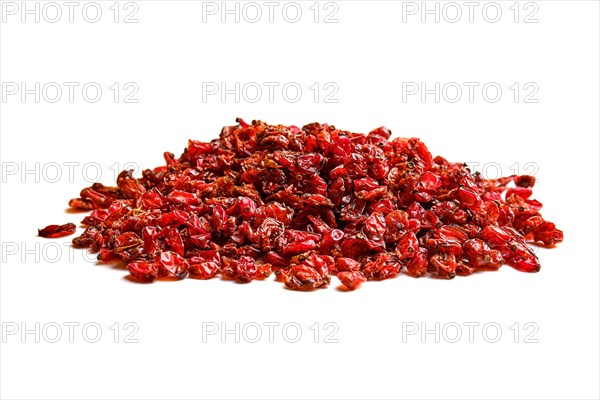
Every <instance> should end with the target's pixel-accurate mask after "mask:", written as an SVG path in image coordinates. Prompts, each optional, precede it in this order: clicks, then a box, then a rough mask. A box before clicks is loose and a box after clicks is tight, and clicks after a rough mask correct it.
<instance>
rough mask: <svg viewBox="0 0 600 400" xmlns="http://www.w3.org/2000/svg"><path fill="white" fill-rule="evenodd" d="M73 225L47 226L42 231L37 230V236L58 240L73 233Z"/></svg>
mask: <svg viewBox="0 0 600 400" xmlns="http://www.w3.org/2000/svg"><path fill="white" fill-rule="evenodd" d="M75 229H76V227H75V224H72V223H70V222H69V223H68V224H64V225H48V226H47V227H45V228H44V229H38V235H39V236H41V237H45V238H58V237H63V236H69V235H72V234H74V233H75Z"/></svg>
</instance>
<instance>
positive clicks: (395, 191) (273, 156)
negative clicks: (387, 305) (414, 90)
mask: <svg viewBox="0 0 600 400" xmlns="http://www.w3.org/2000/svg"><path fill="white" fill-rule="evenodd" d="M237 123H238V124H237V125H234V126H227V127H224V128H223V130H222V132H221V134H220V136H219V139H215V140H213V141H211V142H210V143H203V142H199V141H195V140H190V141H189V143H188V147H187V148H186V149H185V150H184V152H183V154H182V155H181V157H179V158H176V157H175V156H174V155H173V154H171V153H165V154H164V157H165V160H166V165H164V166H161V167H157V168H154V169H152V170H150V169H147V170H145V171H143V174H142V177H141V178H134V177H133V176H132V171H123V172H122V173H121V174H120V175H119V177H118V179H117V186H115V187H107V186H103V185H102V184H100V183H96V184H94V185H92V186H91V187H89V188H86V189H83V190H82V191H81V194H80V196H81V197H80V198H76V199H73V200H71V201H70V203H69V205H70V206H71V207H73V208H78V209H85V210H93V211H92V213H91V214H90V215H89V216H87V217H85V218H84V219H83V221H82V224H83V225H84V226H86V227H87V228H86V230H85V232H84V233H83V234H82V235H81V236H79V237H77V238H75V239H73V244H74V245H75V246H77V247H87V248H90V249H91V250H92V251H94V252H98V253H99V254H98V259H99V260H101V261H106V262H109V261H114V260H122V261H124V262H126V263H127V270H128V271H129V273H130V274H131V275H132V277H133V278H134V279H136V280H139V281H145V282H149V281H152V280H154V279H156V278H158V277H163V276H175V277H177V278H185V277H190V278H196V279H209V278H212V277H215V276H217V275H221V276H226V277H229V278H232V279H236V280H238V281H241V282H249V281H251V280H253V279H265V278H267V277H269V276H270V275H271V274H272V273H273V272H274V273H275V275H276V277H277V280H279V281H282V282H284V283H285V285H286V286H287V287H289V288H291V289H300V290H310V289H315V288H318V287H322V286H326V285H327V284H329V282H330V276H331V275H332V274H336V275H337V277H338V278H339V279H340V280H341V282H342V283H343V284H344V285H345V286H346V287H347V288H349V289H355V288H357V287H358V286H359V285H360V284H361V283H363V282H365V281H366V280H370V279H387V278H392V277H394V276H396V275H398V274H399V273H400V272H401V271H402V270H406V272H407V273H408V274H409V275H412V276H415V277H418V276H421V275H424V274H426V273H429V274H431V275H433V276H438V277H444V278H453V277H454V276H455V275H456V274H459V275H468V274H471V273H472V272H474V271H475V270H479V269H497V268H499V267H500V266H502V265H503V264H508V265H511V266H512V267H514V268H516V269H518V270H520V271H526V272H536V271H538V270H539V269H540V264H539V262H538V259H537V257H536V255H535V254H534V253H533V252H532V250H531V249H530V248H529V246H528V245H527V243H535V244H538V245H544V246H553V245H554V244H555V243H558V242H560V241H562V239H563V234H562V232H561V231H560V230H558V229H556V227H555V225H554V224H553V223H551V222H547V221H545V220H544V219H543V218H542V216H541V215H540V213H539V211H540V209H541V208H542V204H541V203H540V202H538V201H536V200H533V199H531V194H532V190H531V188H532V187H533V185H534V183H535V179H534V178H533V177H531V176H527V175H525V176H509V177H506V178H500V179H484V178H483V177H481V176H480V175H479V174H477V173H475V174H473V173H471V171H469V169H468V168H467V167H466V165H464V164H460V163H451V162H448V161H446V160H445V159H444V158H442V157H439V156H438V157H433V156H432V155H431V153H430V152H429V150H428V149H427V147H426V146H425V144H423V143H422V142H421V141H420V140H419V139H416V138H412V139H405V138H396V139H394V140H390V134H391V132H390V131H389V130H388V129H386V128H383V127H382V128H378V129H375V130H373V131H372V132H370V133H369V134H367V135H365V134H359V133H352V132H348V131H342V130H340V129H337V128H335V127H334V126H332V125H327V124H324V125H321V124H318V123H312V124H309V125H306V126H304V127H303V128H298V127H296V126H283V125H267V124H265V123H263V122H261V121H253V122H252V124H247V123H246V122H244V121H243V120H241V119H238V120H237ZM513 183H514V185H513ZM65 227H66V228H65V233H67V234H68V233H72V230H73V227H72V226H71V225H65ZM57 231H58V232H59V233H57ZM50 233H51V234H52V236H53V237H56V236H58V235H60V227H56V226H55V228H54V229H51V230H50ZM40 234H42V232H41V231H40Z"/></svg>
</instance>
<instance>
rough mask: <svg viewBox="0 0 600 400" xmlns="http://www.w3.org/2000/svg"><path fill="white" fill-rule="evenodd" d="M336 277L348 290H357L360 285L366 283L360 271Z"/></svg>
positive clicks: (343, 273) (340, 274)
mask: <svg viewBox="0 0 600 400" xmlns="http://www.w3.org/2000/svg"><path fill="white" fill-rule="evenodd" d="M337 277H338V278H339V280H340V281H341V282H342V283H343V284H344V286H346V287H347V288H348V289H350V290H355V289H358V287H359V286H360V285H361V284H362V283H364V282H366V281H367V278H366V277H365V275H364V274H363V273H362V272H360V271H345V272H340V273H338V274H337Z"/></svg>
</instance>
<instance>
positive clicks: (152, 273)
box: [127, 261, 158, 282]
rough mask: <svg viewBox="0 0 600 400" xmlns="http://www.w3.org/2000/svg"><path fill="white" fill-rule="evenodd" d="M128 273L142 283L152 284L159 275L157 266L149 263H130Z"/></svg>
mask: <svg viewBox="0 0 600 400" xmlns="http://www.w3.org/2000/svg"><path fill="white" fill-rule="evenodd" d="M127 271H129V273H130V274H131V276H132V277H133V278H134V279H136V280H138V281H140V282H152V281H153V280H154V279H155V278H156V277H157V275H158V270H157V268H156V264H154V263H153V262H148V261H137V262H130V263H129V264H127Z"/></svg>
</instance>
